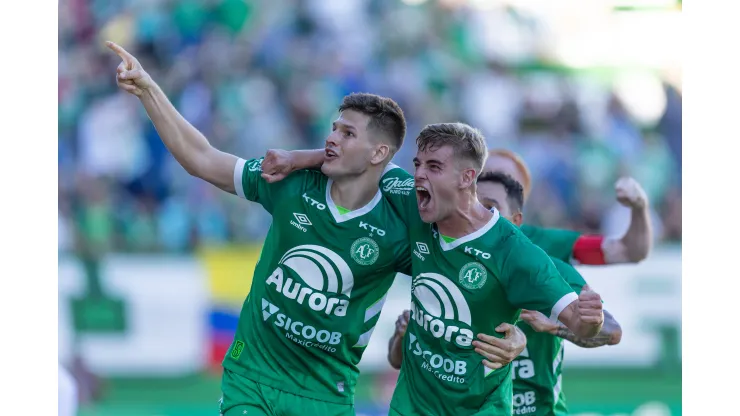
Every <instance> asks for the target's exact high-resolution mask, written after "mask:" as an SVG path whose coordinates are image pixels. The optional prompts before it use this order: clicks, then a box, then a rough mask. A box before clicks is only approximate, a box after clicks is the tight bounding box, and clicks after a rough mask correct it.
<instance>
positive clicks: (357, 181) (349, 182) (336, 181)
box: [329, 171, 380, 211]
mask: <svg viewBox="0 0 740 416" xmlns="http://www.w3.org/2000/svg"><path fill="white" fill-rule="evenodd" d="M332 181H333V182H332V185H331V190H329V192H330V194H331V199H332V201H334V204H335V205H339V206H340V207H343V208H345V209H348V210H350V211H354V210H356V209H359V208H362V207H364V206H365V205H367V204H369V203H370V201H372V200H373V198H374V197H375V195H376V194H377V193H378V189H379V188H378V182H379V181H380V175H378V174H374V172H369V171H368V172H365V173H364V174H362V175H359V176H349V177H342V178H333V179H332Z"/></svg>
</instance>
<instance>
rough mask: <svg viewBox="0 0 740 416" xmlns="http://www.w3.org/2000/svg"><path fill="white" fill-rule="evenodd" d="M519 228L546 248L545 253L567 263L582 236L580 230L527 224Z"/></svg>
mask: <svg viewBox="0 0 740 416" xmlns="http://www.w3.org/2000/svg"><path fill="white" fill-rule="evenodd" d="M519 229H520V230H521V231H522V233H523V234H524V235H526V236H527V237H528V238H529V239H530V240H532V242H533V243H535V244H536V245H537V246H539V247H540V248H541V249H543V250H545V253H547V254H548V255H550V256H551V257H554V258H556V259H558V260H562V261H564V262H566V263H570V261H571V259H572V258H573V247H574V246H575V244H576V240H578V238H579V237H580V236H581V233H579V232H578V231H573V230H561V229H557V228H542V227H536V226H534V225H527V224H522V226H521V227H520V228H519Z"/></svg>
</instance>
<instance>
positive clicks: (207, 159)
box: [106, 42, 238, 193]
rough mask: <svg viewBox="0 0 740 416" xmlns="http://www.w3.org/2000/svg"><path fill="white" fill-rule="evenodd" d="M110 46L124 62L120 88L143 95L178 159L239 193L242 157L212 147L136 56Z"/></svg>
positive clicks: (191, 170)
mask: <svg viewBox="0 0 740 416" xmlns="http://www.w3.org/2000/svg"><path fill="white" fill-rule="evenodd" d="M106 45H107V46H108V48H110V49H111V50H112V51H113V52H115V53H116V54H117V55H118V56H119V57H120V58H121V60H122V61H123V62H121V64H120V65H119V66H118V69H117V71H116V82H117V84H118V87H119V88H121V89H122V90H124V91H126V92H128V93H130V94H133V95H135V96H137V97H138V98H139V100H140V101H141V103H142V104H143V105H144V109H146V112H147V114H148V115H149V118H150V119H151V120H152V123H154V127H155V128H156V129H157V132H158V133H159V137H161V139H162V142H164V144H165V146H167V149H169V151H170V153H172V156H174V157H175V160H177V162H178V163H180V165H182V167H183V168H185V170H186V171H187V172H188V173H189V174H191V175H193V176H196V177H198V178H201V179H203V180H205V181H207V182H210V183H212V184H213V185H215V186H217V187H219V188H221V189H223V190H224V191H227V192H231V193H236V190H235V188H234V168H235V167H236V163H237V160H238V158H237V157H236V156H234V155H231V154H228V153H224V152H222V151H220V150H218V149H216V148H214V147H213V146H211V144H210V143H209V142H208V139H206V138H205V136H203V134H201V132H199V131H198V129H196V128H195V127H193V126H192V125H191V124H190V123H189V122H188V121H187V120H185V118H183V116H182V115H181V114H180V113H179V112H178V111H177V109H175V106H174V105H172V103H171V102H170V100H169V99H168V98H167V96H166V95H165V93H164V92H163V91H162V89H161V88H160V87H159V85H157V84H156V83H155V82H154V80H152V78H151V77H150V76H149V74H147V73H146V71H144V68H143V67H142V66H141V64H140V63H139V61H138V60H137V59H136V58H135V57H134V56H133V55H131V54H130V53H128V52H127V51H126V50H125V49H123V48H122V47H120V46H119V45H117V44H115V43H113V42H107V44H106Z"/></svg>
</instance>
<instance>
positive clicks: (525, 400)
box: [511, 258, 586, 416]
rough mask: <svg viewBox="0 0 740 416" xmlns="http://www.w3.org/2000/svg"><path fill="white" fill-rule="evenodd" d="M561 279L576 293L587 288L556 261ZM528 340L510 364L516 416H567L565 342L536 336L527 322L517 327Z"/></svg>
mask: <svg viewBox="0 0 740 416" xmlns="http://www.w3.org/2000/svg"><path fill="white" fill-rule="evenodd" d="M552 261H553V263H554V264H555V266H556V267H557V269H558V271H559V272H560V275H561V276H563V278H564V279H565V281H566V282H568V284H570V286H571V288H573V290H575V291H576V292H577V293H579V294H580V293H581V289H582V288H583V286H584V285H585V284H586V281H585V280H583V277H582V276H581V275H580V273H578V272H577V271H576V269H574V268H573V266H571V265H570V264H566V263H565V262H563V261H560V260H558V259H555V258H553V259H552ZM517 326H519V328H520V329H521V330H522V332H524V334H525V335H526V336H527V347H526V348H525V349H524V351H522V353H521V354H520V355H519V357H517V358H516V360H514V361H513V362H512V363H511V366H512V370H511V376H512V378H513V379H514V413H513V414H514V415H516V416H519V415H527V416H564V415H567V414H568V408H567V407H566V404H565V395H564V394H563V376H562V365H563V355H564V350H563V347H564V343H563V339H562V338H559V337H556V336H555V335H551V334H548V333H543V332H537V331H535V330H534V329H532V327H531V326H529V325H528V324H527V323H525V322H521V321H520V322H519V323H518V324H517Z"/></svg>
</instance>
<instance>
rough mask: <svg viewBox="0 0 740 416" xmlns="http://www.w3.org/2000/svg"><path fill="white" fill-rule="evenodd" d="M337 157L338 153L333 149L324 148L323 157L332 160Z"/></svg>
mask: <svg viewBox="0 0 740 416" xmlns="http://www.w3.org/2000/svg"><path fill="white" fill-rule="evenodd" d="M338 157H339V155H337V154H336V153H335V152H334V151H333V150H331V149H324V158H325V159H329V160H333V159H336V158H338Z"/></svg>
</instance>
